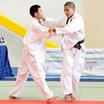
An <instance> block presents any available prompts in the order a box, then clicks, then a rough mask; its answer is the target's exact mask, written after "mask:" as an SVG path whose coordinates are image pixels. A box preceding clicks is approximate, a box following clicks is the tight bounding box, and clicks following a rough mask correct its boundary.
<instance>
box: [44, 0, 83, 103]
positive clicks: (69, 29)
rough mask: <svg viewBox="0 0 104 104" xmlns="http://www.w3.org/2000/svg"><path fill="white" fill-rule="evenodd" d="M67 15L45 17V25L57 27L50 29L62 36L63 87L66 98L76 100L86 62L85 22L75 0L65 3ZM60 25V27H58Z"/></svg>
mask: <svg viewBox="0 0 104 104" xmlns="http://www.w3.org/2000/svg"><path fill="white" fill-rule="evenodd" d="M64 13H65V15H66V16H65V17H64V18H62V19H60V20H58V21H57V20H55V19H51V18H43V21H44V23H43V25H44V26H47V27H50V28H51V27H56V29H55V28H52V29H50V31H54V32H56V35H57V36H59V35H61V36H62V41H61V46H62V47H61V48H62V51H63V54H64V61H63V63H64V64H63V70H62V74H61V87H62V91H63V93H64V95H65V96H64V98H65V100H69V98H70V99H71V101H75V100H76V98H75V97H74V95H73V93H74V92H76V90H77V88H78V83H79V80H80V76H81V73H82V69H83V64H84V58H83V56H84V36H85V33H84V22H83V19H82V17H81V16H80V15H79V14H78V13H77V12H76V10H75V4H74V3H73V2H70V1H69V2H66V3H65V5H64ZM57 27H60V28H57Z"/></svg>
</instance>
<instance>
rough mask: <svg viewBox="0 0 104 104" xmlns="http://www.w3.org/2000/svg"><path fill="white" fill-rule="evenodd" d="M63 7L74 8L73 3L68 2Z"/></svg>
mask: <svg viewBox="0 0 104 104" xmlns="http://www.w3.org/2000/svg"><path fill="white" fill-rule="evenodd" d="M64 6H69V7H70V8H72V9H73V8H75V4H74V3H73V2H70V1H68V2H66V3H65V5H64Z"/></svg>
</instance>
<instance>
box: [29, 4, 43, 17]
mask: <svg viewBox="0 0 104 104" xmlns="http://www.w3.org/2000/svg"><path fill="white" fill-rule="evenodd" d="M39 8H41V7H40V6H39V5H33V6H31V7H30V15H31V16H32V17H34V13H37V12H38V9H39Z"/></svg>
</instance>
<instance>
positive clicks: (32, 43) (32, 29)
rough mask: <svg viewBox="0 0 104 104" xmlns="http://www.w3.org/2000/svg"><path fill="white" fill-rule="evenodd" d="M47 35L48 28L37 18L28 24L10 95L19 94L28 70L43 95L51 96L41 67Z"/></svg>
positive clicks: (16, 95)
mask: <svg viewBox="0 0 104 104" xmlns="http://www.w3.org/2000/svg"><path fill="white" fill-rule="evenodd" d="M49 36H51V34H49V33H48V28H46V27H43V26H42V25H40V24H39V22H38V20H37V19H35V18H34V19H33V20H32V22H31V23H30V24H29V26H28V29H27V34H26V36H25V38H24V43H25V48H24V52H23V56H22V61H21V63H20V67H19V69H18V74H17V79H16V83H15V85H14V87H13V89H12V91H11V92H10V96H15V97H18V96H19V94H20V92H21V90H22V88H23V86H24V83H25V81H26V79H27V77H28V74H29V72H30V73H31V75H32V78H33V79H34V81H35V83H36V84H37V86H38V87H39V88H40V90H41V92H42V94H43V95H44V97H45V98H46V99H49V98H51V97H52V96H53V93H52V92H51V91H50V90H49V88H48V86H47V83H46V81H45V72H44V70H43V67H42V64H43V63H44V61H45V52H46V44H45V39H46V38H49ZM34 93H35V92H34Z"/></svg>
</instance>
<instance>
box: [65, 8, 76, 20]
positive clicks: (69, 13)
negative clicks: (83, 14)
mask: <svg viewBox="0 0 104 104" xmlns="http://www.w3.org/2000/svg"><path fill="white" fill-rule="evenodd" d="M64 13H65V15H66V16H67V17H69V18H70V17H71V16H73V14H74V13H75V8H73V9H72V8H70V7H69V6H64Z"/></svg>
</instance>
